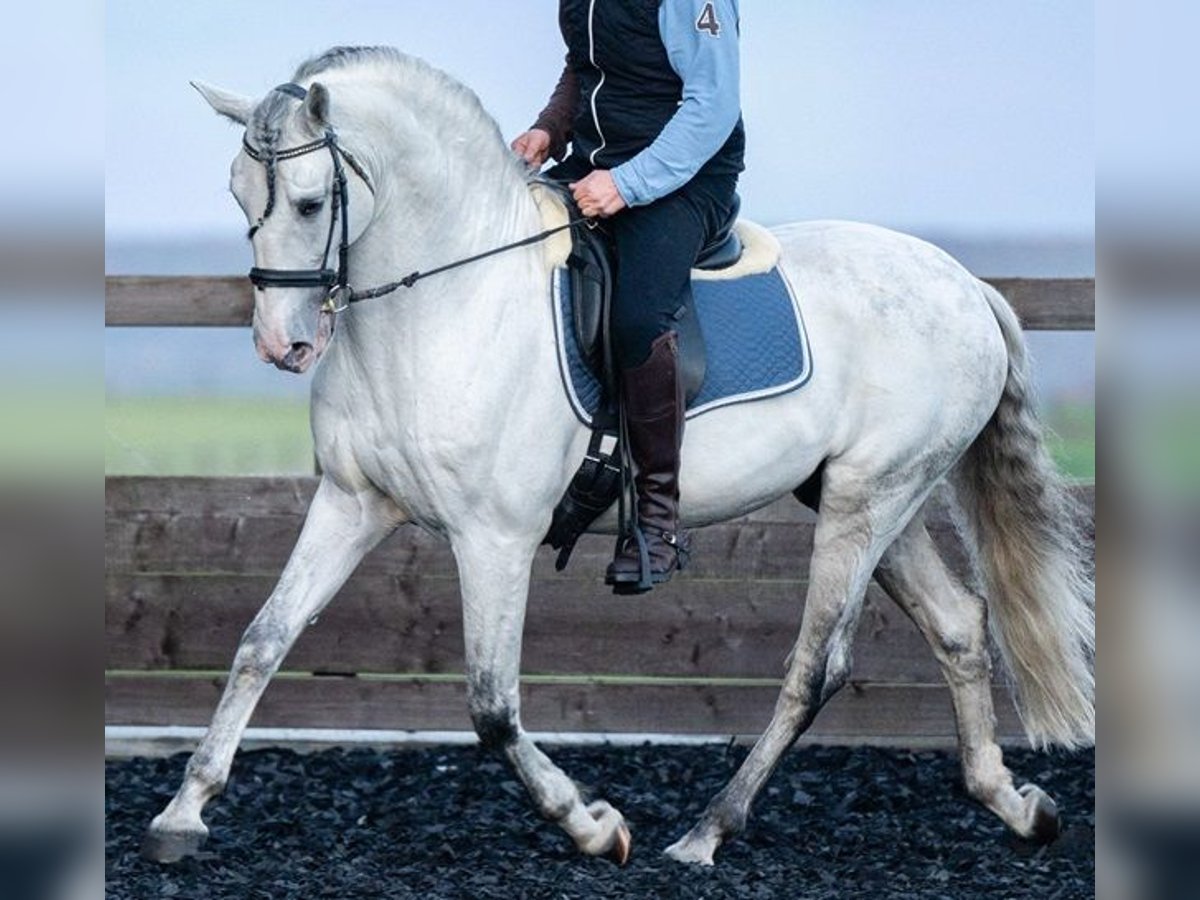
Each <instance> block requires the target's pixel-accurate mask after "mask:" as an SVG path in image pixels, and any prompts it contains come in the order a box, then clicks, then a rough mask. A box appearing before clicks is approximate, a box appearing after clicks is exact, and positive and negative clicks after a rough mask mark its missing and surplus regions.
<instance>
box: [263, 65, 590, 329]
mask: <svg viewBox="0 0 1200 900" xmlns="http://www.w3.org/2000/svg"><path fill="white" fill-rule="evenodd" d="M275 90H276V91H278V92H280V93H282V94H287V95H288V96H290V97H295V98H296V99H297V100H301V101H303V100H304V98H305V97H306V96H307V95H308V91H307V90H305V89H304V88H303V87H301V86H300V85H298V84H294V83H291V82H288V83H286V84H281V85H279V86H278V87H276V88H275ZM242 149H243V150H244V151H245V152H246V155H247V156H249V157H250V158H251V159H253V160H255V161H256V162H260V163H262V164H263V165H265V166H267V167H268V172H269V173H271V175H272V177H269V178H268V182H269V191H270V195H269V196H268V198H267V206H266V209H265V211H264V212H263V214H262V216H260V217H259V219H258V221H257V222H256V223H255V225H254V226H253V227H252V228H251V229H250V235H251V237H253V235H254V232H256V231H257V230H258V229H259V228H260V227H261V226H262V225H263V223H264V222H265V221H266V219H267V218H268V217H269V216H270V215H271V212H272V210H273V209H274V207H275V185H274V178H273V172H274V166H275V163H277V162H280V161H282V160H285V159H295V158H296V157H298V156H306V155H308V154H309V153H317V152H319V151H321V150H328V151H329V156H330V159H331V160H332V161H333V203H332V204H331V210H330V215H329V232H328V234H327V235H326V237H325V252H324V254H323V255H322V256H321V266H320V268H318V269H269V268H263V267H260V266H253V267H252V268H251V269H250V281H251V282H252V283H253V284H254V286H255V287H256V288H259V289H264V288H297V287H325V288H329V292H328V294H326V296H325V301H324V303H322V304H321V309H322V310H323V311H325V312H329V313H339V312H342V311H344V310H345V309H347V308H348V307H349V305H350V304H351V303H356V302H358V301H360V300H370V299H373V298H375V297H382V296H384V295H385V294H390V293H392V292H393V291H395V290H397V289H399V288H402V287H404V288H411V287H412V286H413V285H414V284H416V283H417V282H418V281H420V280H421V279H422V278H428V277H429V276H430V275H436V274H438V273H439V272H445V271H448V270H450V269H455V268H458V267H459V266H465V265H467V264H468V263H472V262H476V261H478V260H481V259H485V258H487V257H489V256H494V255H495V254H497V253H503V252H504V251H506V250H515V249H516V248H517V247H525V246H528V245H530V244H536V243H538V242H539V241H543V240H545V239H546V238H548V237H550V236H551V235H554V234H557V233H558V232H560V231H565V230H566V229H568V228H575V227H576V226H578V225H582V224H587V225H588V226H589V227H591V226H592V224H593V222H592V220H590V219H588V218H587V217H584V216H581V217H579V218H575V219H571V220H570V221H568V222H567V223H566V224H565V225H558V226H556V227H554V228H547V229H546V230H545V231H541V232H539V233H537V234H535V235H532V236H531V237H527V238H523V239H522V240H519V241H514V242H513V243H511V244H505V245H503V246H501V247H495V248H493V249H491V250H486V251H484V252H483V253H477V254H475V255H474V256H468V257H466V258H464V259H460V260H456V261H455V262H452V263H448V264H446V265H443V266H438V267H437V268H435V269H430V270H429V271H427V272H422V271H419V270H417V271H414V272H410V273H409V274H408V275H405V276H404V277H403V278H401V279H400V280H398V281H391V282H388V283H387V284H383V285H380V286H379V287H375V288H370V289H369V290H365V291H356V290H354V289H353V288H352V287H350V192H349V190H348V189H347V185H346V170H345V168H344V167H343V166H342V161H343V160H345V162H346V165H348V166H349V167H350V168H351V169H352V170H353V171H354V173H355V174H356V175H358V177H359V178H361V179H362V181H363V184H365V185H366V186H367V190H369V191H370V192H371V195H372V196H374V194H375V187H374V185H372V184H371V179H370V176H368V175H367V172H366V170H365V169H364V168H363V167H362V165H361V164H360V163H359V162H358V160H356V159H355V158H354V156H353V155H352V154H351V153H350V152H349V151H347V150H346V149H345V148H344V147H342V146H341V145H340V144H339V143H338V139H337V132H336V131H334V129H333V127H332V126H326V128H325V134H324V136H323V137H321V138H318V139H317V140H315V141H310V142H309V143H307V144H301V145H299V146H297V147H289V148H288V149H286V150H272V151H270V152H269V153H264V152H263V151H261V150H259V149H258V148H256V147H254V146H252V145H251V144H250V142H249V140H247V139H246V138H243V139H242ZM339 219H340V220H341V240H340V241H339V243H338V250H337V254H338V256H337V269H336V270H334V269H331V268H329V251H330V250H331V249H332V248H333V233H334V231H335V229H336V228H337V223H338V220H339Z"/></svg>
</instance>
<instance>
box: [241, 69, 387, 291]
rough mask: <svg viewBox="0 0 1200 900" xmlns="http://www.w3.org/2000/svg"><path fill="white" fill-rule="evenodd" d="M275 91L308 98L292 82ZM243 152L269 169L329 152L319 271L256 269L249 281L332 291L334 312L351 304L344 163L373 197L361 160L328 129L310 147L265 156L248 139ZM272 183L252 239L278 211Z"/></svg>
mask: <svg viewBox="0 0 1200 900" xmlns="http://www.w3.org/2000/svg"><path fill="white" fill-rule="evenodd" d="M275 90H276V91H279V92H280V93H282V94H287V95H288V96H291V97H295V98H296V99H297V100H304V98H305V97H306V96H307V95H308V91H306V90H305V89H304V88H302V87H301V86H300V85H298V84H292V83H290V82H289V83H287V84H281V85H279V86H278V87H277V88H275ZM242 149H243V150H245V151H246V155H247V156H249V157H250V158H251V159H253V160H255V161H256V162H260V163H262V164H263V165H265V166H268V167H269V168H270V167H274V165H275V163H277V162H280V161H282V160H285V159H295V158H296V157H298V156H307V155H308V154H309V153H317V152H319V151H321V150H326V149H327V150H328V151H329V157H330V159H332V160H333V203H332V204H331V209H330V213H329V233H328V234H327V235H326V236H325V252H324V253H323V254H322V256H321V266H320V268H318V269H269V268H264V267H260V266H254V267H252V268H251V269H250V281H251V282H252V283H253V284H254V286H255V287H257V288H260V289H263V288H272V287H273V288H294V287H325V288H329V293H328V295H327V296H326V298H325V306H326V307H327V308H329V309H330V311H331V312H332V311H336V307H337V306H338V300H339V299H343V298H344V299H345V300H348V299H349V297H350V296H352V295H353V290H352V289H351V288H350V191H349V190H348V188H347V184H346V170H345V168H344V167H343V166H342V160H343V159H344V160H345V161H346V164H347V165H349V166H350V168H351V169H353V170H354V172H355V174H357V175H358V177H359V178H361V179H362V180H363V184H365V185H366V186H367V190H369V191H370V192H371V194H372V195H374V194H375V187H374V186H373V185H372V184H371V179H370V177H369V176H368V175H367V173H366V170H365V169H363V167H362V166H361V165H360V164H359V162H358V160H356V159H355V158H354V157H353V156H352V155H351V154H350V153H349V152H348V151H347V150H346V149H345V148H343V147H342V146H341V145H340V144H338V139H337V132H336V131H334V130H333V128H332V127H329V126H327V127H326V128H325V135H324V136H323V137H321V138H318V139H317V140H315V141H311V142H309V143H307V144H301V145H300V146H298V147H289V148H288V149H287V150H275V151H272V152H270V153H268V154H264V153H263V152H262V151H260V150H258V149H257V148H256V147H254V146H252V145H251V144H250V141H249V140H247V139H246V138H243V139H242ZM269 180H270V182H271V184H270V191H271V195H270V196H269V197H268V198H267V208H266V210H265V211H264V212H263V214H262V216H260V217H259V219H258V222H257V223H256V224H255V225H254V227H252V228H251V229H250V234H251V236H253V235H254V232H255V231H257V230H258V229H259V228H260V227H261V226H262V224H263V222H264V221H266V219H267V217H268V216H270V215H271V211H272V210H273V209H274V207H275V196H274V192H275V185H274V179H273V178H272V179H269ZM339 219H340V220H341V223H342V229H341V232H342V233H341V241H340V242H339V243H338V262H337V270H336V271H335V270H333V269H331V268H329V251H330V249H332V247H333V232H334V229H335V228H336V227H337V223H338V220H339ZM343 308H344V307H343Z"/></svg>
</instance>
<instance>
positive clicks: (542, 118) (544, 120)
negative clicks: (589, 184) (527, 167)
mask: <svg viewBox="0 0 1200 900" xmlns="http://www.w3.org/2000/svg"><path fill="white" fill-rule="evenodd" d="M578 105H579V83H578V82H577V81H576V80H575V70H574V69H572V68H571V60H570V58H569V56H568V59H567V64H566V66H565V67H564V68H563V71H562V75H560V76H559V78H558V85H557V86H556V87H555V88H554V93H553V94H551V95H550V102H549V103H547V104H546V108H545V109H543V110H542V111H541V113H540V114H539V115H538V117H537V121H536V122H534V123H533V127H534V128H540V129H542V131H544V132H546V133H547V134H548V135H550V155H551V156H553V157H554V158H555V159H557V160H561V159H562V158H563V157H564V156H565V155H566V153H567V141H569V140H570V139H571V121H572V120H573V119H574V117H575V107H576V106H578Z"/></svg>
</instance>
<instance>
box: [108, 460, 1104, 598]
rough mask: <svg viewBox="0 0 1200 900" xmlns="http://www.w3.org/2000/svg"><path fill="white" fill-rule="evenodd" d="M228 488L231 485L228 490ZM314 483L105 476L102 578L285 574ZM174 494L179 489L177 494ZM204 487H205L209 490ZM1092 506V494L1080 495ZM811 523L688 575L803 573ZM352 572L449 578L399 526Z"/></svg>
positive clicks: (728, 540)
mask: <svg viewBox="0 0 1200 900" xmlns="http://www.w3.org/2000/svg"><path fill="white" fill-rule="evenodd" d="M231 482H232V484H231ZM314 483H315V482H314V480H313V479H292V478H286V479H284V478H281V479H255V478H238V479H224V478H209V479H203V478H188V479H175V478H110V479H106V503H107V515H106V519H105V559H106V569H107V571H108V572H110V573H114V572H125V573H146V574H149V573H179V572H186V573H206V574H238V575H274V574H278V573H279V571H280V570H281V569H282V568H283V565H284V563H285V562H286V560H287V557H288V555H289V554H290V552H291V550H292V547H293V546H294V544H295V541H296V537H297V536H298V535H299V532H300V527H301V525H302V522H303V514H304V509H305V508H306V506H307V502H308V500H309V498H310V497H311V495H312V488H313V486H314ZM176 488H177V489H178V490H176ZM210 489H211V490H210ZM1079 496H1080V498H1081V500H1082V501H1083V502H1084V503H1085V505H1088V506H1094V491H1093V489H1092V488H1090V487H1081V488H1080V489H1079ZM813 521H814V520H813V517H812V515H811V513H809V512H807V511H805V510H803V508H802V507H801V506H800V504H798V503H796V502H795V501H794V500H792V499H791V498H785V499H784V500H781V501H778V502H776V503H774V504H771V505H770V506H768V507H766V508H765V509H763V510H760V511H758V512H755V513H753V514H752V515H749V516H745V517H742V518H740V519H736V520H733V521H731V522H726V523H720V524H717V525H712V526H709V527H707V528H703V529H698V530H697V531H696V532H695V534H694V541H695V552H694V553H693V562H692V565H691V566H690V568H689V569H688V571H687V573H686V577H687V578H693V579H710V578H712V579H751V580H764V579H770V580H781V579H782V580H795V579H803V578H805V577H807V571H808V557H809V555H810V553H811V549H812V540H813ZM930 529H931V531H932V532H933V534H934V536H935V539H937V540H938V542H939V545H940V546H941V547H942V549H943V551H944V552H945V554H946V557H947V559H948V561H950V563H951V565H952V566H954V567H955V568H958V569H962V567H963V566H965V557H964V555H963V553H962V549H961V545H960V543H959V542H958V540H957V537H956V536H955V534H954V531H953V528H952V527H951V524H950V522H949V520H948V519H947V517H946V516H945V515H944V514H942V513H941V512H940V511H938V512H936V513H935V514H934V515H933V516H931V518H930ZM611 552H612V541H611V538H608V537H604V536H587V537H585V538H584V539H583V540H582V541H580V543H579V545H578V546H577V548H576V551H575V554H574V556H573V557H572V560H571V564H570V566H569V567H568V569H567V571H566V574H567V575H568V576H569V577H576V578H582V579H594V578H596V577H598V574H599V573H601V572H602V571H603V569H604V566H605V565H606V564H607V562H608V560H609V558H610V554H611ZM359 571H360V572H361V573H364V574H378V575H395V576H398V577H418V576H441V577H453V576H454V575H455V573H456V569H455V565H454V559H453V556H452V555H451V553H450V549H449V546H448V545H447V543H446V542H445V541H444V540H442V539H441V538H438V537H436V536H432V535H429V534H427V533H424V532H422V531H420V530H419V529H416V528H411V527H405V528H401V529H398V530H397V532H396V533H395V534H394V535H392V536H391V537H390V538H388V539H387V540H386V541H384V542H383V543H382V544H381V545H380V546H379V547H378V548H377V549H376V550H375V551H374V552H372V553H371V554H370V555H369V556H368V557H367V559H365V560H364V561H363V563H362V565H361V566H360V567H359ZM534 577H535V578H541V577H556V572H555V570H554V566H553V554H552V553H551V552H550V551H549V550H548V549H546V548H543V550H542V551H541V552H540V553H539V554H538V557H537V560H536V562H535V566H534Z"/></svg>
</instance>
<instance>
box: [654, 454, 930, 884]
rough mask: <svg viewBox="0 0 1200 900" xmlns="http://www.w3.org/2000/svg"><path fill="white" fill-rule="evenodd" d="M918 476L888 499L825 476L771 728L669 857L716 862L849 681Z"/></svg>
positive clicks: (918, 490) (857, 483) (919, 484)
mask: <svg viewBox="0 0 1200 900" xmlns="http://www.w3.org/2000/svg"><path fill="white" fill-rule="evenodd" d="M912 471H913V479H912V480H909V481H906V480H905V479H902V478H900V477H899V476H898V475H897V476H895V477H893V478H892V479H891V483H892V484H895V485H898V487H897V488H895V489H894V490H893V491H892V492H891V493H889V494H885V493H883V492H882V491H880V492H877V493H873V494H872V493H871V492H870V491H869V490H868V489H867V488H866V486H865V485H866V484H867V483H868V482H867V481H865V480H861V479H851V480H849V483H848V484H847V485H845V486H844V487H842V488H840V489H839V485H838V482H839V480H840V479H839V477H838V475H839V473H838V472H836V471H834V470H832V469H831V470H830V471H829V472H827V474H826V478H825V484H824V487H823V489H822V496H821V516H820V519H819V520H818V522H817V530H816V536H815V541H814V548H813V557H812V564H811V568H810V574H809V585H808V593H807V597H806V599H805V607H804V620H803V623H802V624H801V626H800V636H799V638H798V639H797V640H796V644H795V646H794V647H793V649H792V654H791V662H790V664H789V666H788V671H787V674H786V676H785V677H784V682H783V687H782V690H781V691H780V694H779V699H778V700H777V701H776V704H775V713H774V715H773V716H772V718H771V723H770V724H769V725H768V726H767V729H766V731H764V732H763V734H762V736H761V737H760V738H759V739H758V742H757V743H755V745H754V748H753V749H752V750H751V751H750V754H749V755H748V756H747V757H746V760H745V762H743V763H742V766H741V768H739V769H738V771H737V773H736V774H735V775H734V777H733V779H732V780H731V781H730V782H729V784H727V785H726V786H725V787H724V788H723V789H722V790H721V791H720V793H718V794H717V795H716V796H715V797H714V798H713V799H712V801H711V802H710V803H709V804H708V808H707V809H705V811H704V813H703V815H702V816H701V818H700V821H699V822H698V823H697V824H696V826H695V827H694V828H692V830H691V831H689V832H688V833H687V834H686V835H684V837H683V838H681V839H680V840H679V841H677V842H676V843H674V844H672V845H671V846H670V847H668V848H667V851H666V852H667V854H668V855H669V856H671V857H673V858H674V859H676V860H679V861H680V862H691V863H700V864H702V865H712V862H713V853H714V852H716V850H717V848H718V847H720V845H721V844H722V842H724V840H725V839H726V838H728V837H730V836H731V835H734V834H736V833H738V832H739V831H741V830H742V828H743V827H744V826H745V822H746V819H747V817H748V816H749V813H750V805H751V804H752V803H753V801H754V798H755V797H756V796H757V794H758V792H759V791H760V790H761V789H762V787H763V785H764V784H765V783H766V781H767V779H768V778H769V777H770V775H771V773H772V772H773V771H774V770H775V767H776V765H778V763H779V760H780V757H781V756H782V755H783V753H784V751H786V750H787V749H788V747H790V746H791V745H792V743H793V742H794V741H795V740H796V738H797V737H799V736H800V734H801V733H802V732H803V731H804V730H805V729H806V728H807V727H808V726H809V724H810V723H811V722H812V720H813V718H814V717H815V716H816V714H817V712H818V711H819V710H820V708H821V706H822V705H823V704H824V703H825V701H826V700H828V699H829V698H830V697H831V696H832V695H833V694H834V693H835V692H836V691H837V690H838V688H840V687H841V686H842V685H843V684H844V683H845V681H846V678H847V676H848V675H849V671H850V648H851V641H852V639H853V637H854V631H855V627H856V625H857V622H858V616H859V613H860V611H861V609H862V602H863V597H864V595H865V593H866V589H867V584H868V582H869V581H870V578H871V572H872V571H873V570H874V568H875V565H876V563H877V562H878V561H879V557H880V555H881V554H882V553H883V550H884V548H885V547H886V546H887V545H888V543H890V541H891V540H892V538H893V537H894V536H895V535H896V534H897V533H898V532H899V531H900V529H901V528H902V527H903V525H904V523H905V522H906V521H907V520H908V518H909V517H910V516H911V515H912V513H913V511H914V510H915V509H916V508H917V507H918V505H919V504H920V502H921V501H922V500H923V499H924V496H925V493H926V492H927V491H928V490H929V486H928V485H927V484H925V483H924V481H923V480H922V479H921V478H920V476H918V475H917V474H916V471H917V467H914V469H913V470H912Z"/></svg>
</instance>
